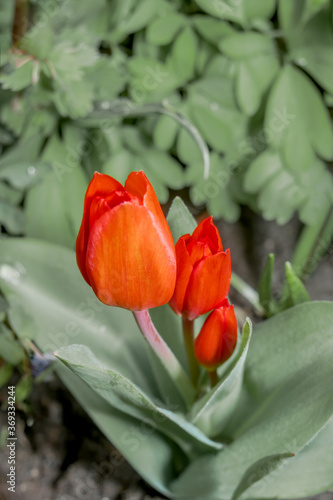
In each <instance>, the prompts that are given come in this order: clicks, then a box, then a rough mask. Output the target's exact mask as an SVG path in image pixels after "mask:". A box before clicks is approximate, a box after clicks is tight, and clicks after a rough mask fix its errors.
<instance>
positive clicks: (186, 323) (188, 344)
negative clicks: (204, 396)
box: [183, 318, 200, 387]
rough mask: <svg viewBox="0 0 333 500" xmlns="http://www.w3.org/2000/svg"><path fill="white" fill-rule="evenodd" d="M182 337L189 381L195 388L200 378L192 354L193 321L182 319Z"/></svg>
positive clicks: (197, 366) (197, 364)
mask: <svg viewBox="0 0 333 500" xmlns="http://www.w3.org/2000/svg"><path fill="white" fill-rule="evenodd" d="M183 335H184V343H185V349H186V354H187V361H188V366H189V369H190V374H191V380H192V382H193V385H194V387H197V385H198V380H199V376H200V367H199V363H198V361H197V359H196V357H195V354H194V321H191V320H189V319H187V318H183Z"/></svg>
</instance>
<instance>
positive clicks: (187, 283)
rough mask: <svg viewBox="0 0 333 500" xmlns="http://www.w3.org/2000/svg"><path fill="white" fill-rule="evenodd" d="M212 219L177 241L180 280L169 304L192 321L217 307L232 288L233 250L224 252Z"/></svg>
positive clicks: (178, 275)
mask: <svg viewBox="0 0 333 500" xmlns="http://www.w3.org/2000/svg"><path fill="white" fill-rule="evenodd" d="M212 219H213V218H212V217H208V218H207V219H204V220H203V221H202V222H201V223H200V224H199V225H198V227H197V228H196V229H195V230H194V232H193V234H192V236H190V235H189V234H186V235H184V236H181V237H180V238H179V240H178V242H177V244H176V258H177V280H176V287H175V291H174V294H173V296H172V299H171V301H170V302H169V304H170V306H171V307H172V309H173V310H174V311H175V313H176V314H179V315H182V316H183V317H184V318H187V319H188V320H190V321H192V320H194V319H195V318H197V317H198V316H200V315H202V314H205V313H207V312H208V311H210V310H212V309H215V308H216V307H217V306H218V305H219V304H220V303H221V302H222V300H223V299H225V297H226V296H227V294H228V292H229V288H230V280H231V260H230V252H229V250H226V251H225V252H224V251H223V246H222V242H221V238H220V236H219V233H218V230H217V228H216V226H215V225H214V224H213V220H212Z"/></svg>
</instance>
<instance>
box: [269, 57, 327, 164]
mask: <svg viewBox="0 0 333 500" xmlns="http://www.w3.org/2000/svg"><path fill="white" fill-rule="evenodd" d="M314 121H315V123H316V124H317V126H316V127H313V123H314ZM265 127H266V128H268V129H270V130H272V131H273V132H274V133H273V134H271V137H270V141H269V142H270V144H271V146H273V147H274V148H279V149H281V150H282V151H283V153H284V157H285V160H286V162H287V164H288V167H289V168H290V169H291V170H294V171H295V170H296V171H301V170H304V157H303V152H302V148H300V147H294V148H289V147H288V146H289V144H292V143H293V142H294V143H295V142H296V141H297V140H298V134H302V136H301V137H302V145H303V146H304V147H306V145H307V143H308V144H309V146H311V148H312V149H313V151H314V152H315V153H317V154H318V155H320V156H321V157H323V158H325V159H330V158H332V157H333V128H332V123H331V121H330V117H329V115H328V111H327V109H326V108H325V106H324V104H323V101H322V98H321V95H320V94H319V92H318V90H317V89H316V87H315V86H314V85H313V84H312V82H311V81H310V80H309V78H307V77H306V76H305V75H304V74H303V73H302V72H301V71H299V70H298V69H296V68H293V67H292V66H289V65H287V66H285V68H284V69H283V70H282V71H281V73H280V76H279V78H278V79H277V81H276V82H275V84H274V86H273V89H272V91H271V93H270V96H269V99H268V103H267V108H266V116H265ZM310 151H311V150H310ZM310 159H311V156H310Z"/></svg>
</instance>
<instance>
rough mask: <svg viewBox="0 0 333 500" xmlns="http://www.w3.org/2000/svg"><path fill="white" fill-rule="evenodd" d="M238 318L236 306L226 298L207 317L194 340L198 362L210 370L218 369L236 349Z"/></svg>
mask: <svg viewBox="0 0 333 500" xmlns="http://www.w3.org/2000/svg"><path fill="white" fill-rule="evenodd" d="M236 343H237V320H236V316H235V313H234V306H231V305H230V304H229V302H228V299H225V300H224V301H223V302H222V304H221V306H220V307H219V308H217V309H215V310H214V311H213V312H212V313H211V314H210V315H209V316H208V318H207V319H206V321H205V322H204V324H203V327H202V328H201V331H200V333H199V335H198V336H197V338H196V339H195V342H194V352H195V356H196V358H197V360H198V362H199V363H200V364H201V365H202V366H204V367H205V368H206V369H207V370H208V371H213V370H216V368H217V367H218V366H220V365H221V364H222V363H224V361H226V360H227V359H228V358H230V356H231V355H232V353H233V352H234V350H235V347H236Z"/></svg>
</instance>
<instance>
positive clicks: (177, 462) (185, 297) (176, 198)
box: [0, 0, 333, 500]
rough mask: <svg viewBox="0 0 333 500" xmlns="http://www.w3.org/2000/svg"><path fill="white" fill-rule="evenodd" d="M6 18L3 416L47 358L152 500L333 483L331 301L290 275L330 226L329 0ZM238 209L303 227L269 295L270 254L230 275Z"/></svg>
mask: <svg viewBox="0 0 333 500" xmlns="http://www.w3.org/2000/svg"><path fill="white" fill-rule="evenodd" d="M0 28H1V31H0V45H1V46H0V49H1V50H0V56H1V60H0V68H1V74H0V85H1V87H0V153H1V156H0V224H1V238H0V291H1V295H0V387H2V388H3V390H5V391H7V387H10V388H13V387H14V385H13V384H15V395H16V399H15V404H16V410H17V412H18V411H19V412H22V413H25V412H29V400H30V397H31V392H34V391H38V382H40V383H42V382H43V380H45V379H47V377H48V376H49V374H50V373H52V374H54V375H55V376H57V377H59V378H60V379H61V380H62V381H63V383H64V384H65V386H66V387H67V388H68V389H69V391H70V392H71V393H72V394H73V396H74V397H75V399H76V400H77V401H78V402H79V404H80V405H81V406H82V408H83V409H84V411H85V412H86V413H87V414H88V415H89V417H90V418H91V419H92V421H93V422H94V424H95V425H96V426H97V427H98V428H99V429H100V430H101V431H102V432H103V433H104V434H105V436H106V437H107V438H108V439H109V440H110V441H111V443H112V444H113V445H114V446H115V447H116V448H117V449H118V450H119V452H120V453H121V454H122V456H124V457H125V459H126V460H127V461H128V462H129V463H130V464H131V466H132V467H133V468H134V469H135V470H136V471H137V472H138V473H139V474H140V475H141V476H142V477H143V479H144V480H145V481H146V482H147V483H148V484H149V485H150V486H151V487H152V488H154V490H156V491H157V492H159V493H160V494H162V495H164V496H165V497H167V498H175V499H188V500H190V499H191V500H237V499H238V498H241V499H243V500H245V499H248V500H257V499H258V500H259V499H263V500H267V499H272V500H273V499H281V500H282V499H285V500H289V499H291V498H303V497H306V496H309V495H313V494H317V493H320V492H324V491H328V490H330V489H332V488H333V458H332V447H333V391H332V384H333V303H332V302H331V301H330V300H320V301H316V300H314V301H312V300H311V298H310V295H309V293H308V291H307V289H306V284H305V283H304V281H305V280H306V278H307V277H308V276H309V275H311V274H312V273H314V274H315V273H316V271H317V266H318V265H319V264H320V262H321V261H322V260H323V259H324V258H326V257H328V259H329V255H330V248H331V245H332V240H333V209H332V207H333V178H332V164H333V163H332V161H333V126H332V109H333V1H332V0H316V1H315V0H295V1H291V0H172V1H166V0H95V1H94V2H90V1H89V0H80V1H79V0H48V1H46V0H45V1H44V0H30V1H28V0H20V1H19V0H17V1H16V2H15V1H7V0H6V1H4V0H0ZM244 211H247V213H251V214H256V217H258V218H261V220H265V221H270V223H272V224H275V223H277V224H279V225H281V226H283V225H286V224H288V223H289V221H296V223H297V225H298V226H297V227H298V228H299V232H298V236H297V241H296V244H295V246H294V248H293V252H292V254H291V255H290V258H289V260H290V261H288V262H286V263H285V269H284V274H283V276H280V291H279V293H278V294H277V293H275V288H274V271H275V270H274V255H273V253H270V252H269V251H267V252H266V253H267V255H266V264H265V265H264V266H262V269H261V273H258V276H257V289H254V288H253V287H252V286H250V285H249V284H248V283H247V282H246V280H245V279H244V277H243V276H241V275H239V274H236V273H235V272H234V271H233V268H234V264H236V262H235V258H234V257H233V250H232V249H231V250H229V248H225V239H224V234H223V232H221V231H220V232H219V229H218V227H217V226H219V224H218V221H219V220H221V219H222V220H223V221H224V222H225V223H227V224H228V227H233V225H234V224H236V223H237V221H238V220H239V219H241V218H242V214H243V213H244ZM330 269H331V271H330V272H332V267H331V268H330ZM233 290H236V291H237V293H238V295H237V296H238V297H239V298H241V300H242V301H244V302H242V303H241V304H238V303H237V301H235V300H233V301H232V300H231V297H230V295H231V293H232V291H233ZM232 297H234V296H232ZM326 299H332V295H331V296H330V297H326ZM232 302H233V303H232ZM244 303H245V304H247V305H246V306H243V305H244ZM13 380H14V382H13ZM10 390H11V391H12V392H11V394H14V392H13V389H10ZM6 394H7V392H6ZM8 401H9V400H6V401H3V399H1V404H2V406H1V408H2V410H4V411H5V412H8V419H9V420H8V422H9V421H10V422H11V423H12V424H11V426H9V427H8V426H5V427H6V428H5V429H3V428H1V432H0V443H2V442H3V441H4V440H6V439H8V438H9V439H10V436H11V434H10V432H11V430H10V429H15V425H13V422H14V417H12V416H11V417H9V415H14V414H15V411H14V409H13V405H9V403H8ZM7 427H8V429H7ZM18 446H19V444H18ZM17 481H18V482H19V477H17ZM9 484H10V483H9ZM6 489H7V488H6ZM0 491H1V490H0ZM92 499H93V500H94V497H93V496H92Z"/></svg>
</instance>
